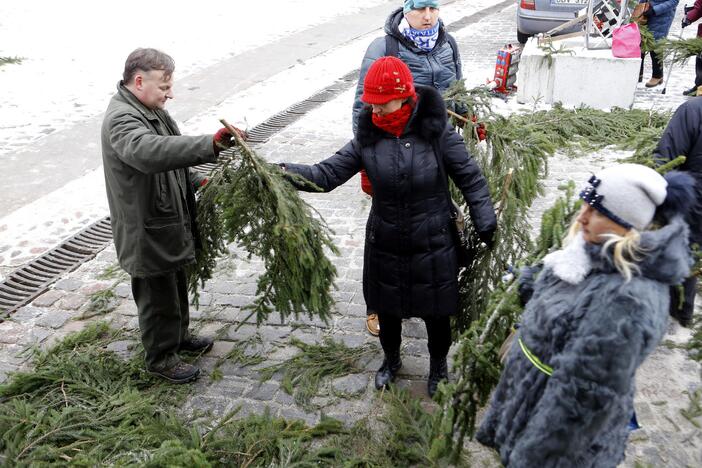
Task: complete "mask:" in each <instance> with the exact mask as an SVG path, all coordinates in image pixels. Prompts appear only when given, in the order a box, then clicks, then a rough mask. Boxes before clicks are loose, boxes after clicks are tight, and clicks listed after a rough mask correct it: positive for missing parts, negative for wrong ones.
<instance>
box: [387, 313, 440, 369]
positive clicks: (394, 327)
mask: <svg viewBox="0 0 702 468" xmlns="http://www.w3.org/2000/svg"><path fill="white" fill-rule="evenodd" d="M378 320H379V321H380V345H381V346H382V347H383V351H384V352H385V354H386V355H392V354H393V353H395V352H397V351H399V349H400V344H401V343H402V319H400V318H397V317H394V316H392V315H388V314H382V313H381V314H378ZM424 323H425V324H426V327H427V338H428V341H427V348H428V349H429V356H430V357H432V358H435V359H440V358H444V357H446V356H447V355H448V352H449V348H450V347H451V318H450V317H434V318H425V319H424Z"/></svg>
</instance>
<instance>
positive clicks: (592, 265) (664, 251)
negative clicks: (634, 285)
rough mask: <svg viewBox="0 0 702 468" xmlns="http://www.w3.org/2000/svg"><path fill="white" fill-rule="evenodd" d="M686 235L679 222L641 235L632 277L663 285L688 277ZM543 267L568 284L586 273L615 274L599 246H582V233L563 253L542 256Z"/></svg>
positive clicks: (607, 254) (606, 253)
mask: <svg viewBox="0 0 702 468" xmlns="http://www.w3.org/2000/svg"><path fill="white" fill-rule="evenodd" d="M688 232H689V228H688V226H687V224H686V223H685V222H684V221H683V220H682V219H681V218H676V219H674V220H672V221H671V223H670V224H668V225H667V226H665V227H662V228H660V229H657V230H654V231H643V232H641V240H640V243H639V245H640V248H641V252H640V255H641V258H640V260H639V261H638V262H637V271H635V272H634V273H635V275H636V276H642V277H644V278H649V279H652V280H655V281H660V282H661V283H664V284H679V283H680V282H681V281H682V280H683V279H684V278H686V277H687V276H688V275H689V274H690V267H691V266H692V264H693V261H692V256H691V254H690V250H689V247H688V244H689V241H688ZM544 266H545V267H548V268H550V269H551V271H553V274H554V275H555V276H556V277H558V278H559V279H561V280H563V281H565V282H567V283H570V284H578V283H580V282H581V281H582V280H583V279H585V277H586V276H587V275H588V274H589V273H590V271H599V272H604V273H612V272H615V271H616V267H615V266H614V262H613V260H612V252H611V251H604V250H603V248H602V245H601V244H599V245H598V244H588V243H586V242H585V240H584V239H583V237H582V233H578V235H577V236H576V237H575V239H573V240H572V241H571V242H570V244H568V245H567V246H566V247H564V248H563V249H561V250H557V251H556V252H552V253H550V254H548V255H546V256H545V257H544Z"/></svg>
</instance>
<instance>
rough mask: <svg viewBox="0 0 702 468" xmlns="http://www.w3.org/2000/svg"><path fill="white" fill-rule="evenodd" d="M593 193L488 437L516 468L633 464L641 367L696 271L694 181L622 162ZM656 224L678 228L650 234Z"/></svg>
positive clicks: (505, 381) (556, 261) (543, 285)
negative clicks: (688, 216)
mask: <svg viewBox="0 0 702 468" xmlns="http://www.w3.org/2000/svg"><path fill="white" fill-rule="evenodd" d="M589 184H590V185H589V186H588V187H587V188H586V189H584V190H583V191H582V192H581V194H580V197H581V198H582V199H583V200H584V201H585V204H584V206H583V208H582V210H581V212H580V213H579V215H578V217H577V219H576V221H575V223H574V225H573V226H572V228H571V234H570V242H569V243H567V245H566V246H565V247H564V248H563V249H562V250H559V251H556V252H553V253H551V254H549V255H547V256H546V257H545V258H544V268H543V270H542V272H541V273H540V274H539V276H538V277H537V279H536V282H535V284H534V285H533V295H532V297H531V299H530V300H529V302H528V303H527V306H526V309H525V311H524V315H523V317H522V324H521V327H520V328H519V332H518V335H517V338H516V339H515V341H514V344H513V346H512V348H511V349H510V351H509V354H508V357H507V362H506V364H505V368H504V371H503V373H502V376H501V378H500V382H499V384H498V386H497V388H496V390H495V392H494V394H493V396H492V400H491V403H490V407H489V409H488V411H487V414H486V415H485V418H484V420H483V422H482V425H481V427H480V429H479V431H478V434H477V439H478V441H480V442H481V443H482V444H484V445H487V446H490V447H494V448H495V449H497V450H498V451H499V454H500V457H501V460H502V463H504V464H505V465H506V466H515V467H539V468H545V467H576V466H577V467H597V468H602V467H615V466H617V464H619V463H620V462H621V461H622V460H623V459H624V450H625V446H626V441H627V437H628V433H629V429H628V428H627V423H628V422H629V419H630V417H631V415H632V413H633V398H634V375H635V373H636V369H637V368H638V367H639V366H640V365H641V363H642V362H643V360H644V359H645V358H646V356H648V354H650V353H651V351H653V349H654V348H655V347H656V345H657V344H658V343H659V341H660V340H661V338H662V337H663V335H664V333H665V330H666V327H667V322H668V301H669V294H668V287H669V286H670V285H674V284H678V283H680V282H681V281H682V280H683V279H684V278H685V277H686V276H687V275H688V273H689V268H690V266H691V263H692V260H691V256H690V253H689V250H688V239H687V237H688V228H687V225H686V224H685V223H684V222H683V221H682V220H681V218H680V216H677V214H678V213H681V212H683V211H684V210H685V209H686V206H685V205H686V199H687V200H692V199H693V197H692V187H693V185H694V181H693V179H692V178H691V177H689V176H688V175H687V174H684V173H679V172H672V173H669V174H668V175H666V177H665V178H663V177H662V176H660V175H659V174H658V173H657V172H655V171H654V170H652V169H650V168H647V167H644V166H640V165H635V164H622V165H618V166H613V167H610V168H608V169H605V170H602V171H601V172H600V173H599V174H597V175H596V176H593V177H592V178H591V179H590V181H589ZM654 215H655V216H656V221H657V222H659V221H660V222H664V223H667V224H666V225H665V226H664V227H662V228H660V229H657V230H645V229H646V228H647V227H648V226H649V225H650V224H651V222H652V221H653V219H654Z"/></svg>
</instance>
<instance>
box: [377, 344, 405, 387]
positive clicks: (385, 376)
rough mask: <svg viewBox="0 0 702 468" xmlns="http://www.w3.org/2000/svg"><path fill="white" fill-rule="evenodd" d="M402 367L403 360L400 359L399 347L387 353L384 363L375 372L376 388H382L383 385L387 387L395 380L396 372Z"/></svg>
mask: <svg viewBox="0 0 702 468" xmlns="http://www.w3.org/2000/svg"><path fill="white" fill-rule="evenodd" d="M400 367H402V360H401V359H400V350H399V349H398V350H397V351H393V352H391V353H385V359H384V360H383V365H382V366H380V369H378V372H376V373H375V388H377V389H378V390H380V389H381V388H383V387H387V385H388V384H389V383H390V382H392V381H393V380H395V374H396V373H397V371H399V370H400Z"/></svg>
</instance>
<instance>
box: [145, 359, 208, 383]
mask: <svg viewBox="0 0 702 468" xmlns="http://www.w3.org/2000/svg"><path fill="white" fill-rule="evenodd" d="M147 370H148V372H149V374H152V375H155V376H158V377H161V378H163V379H166V380H168V381H169V382H173V383H176V384H183V383H188V382H190V381H193V380H195V379H197V377H198V375H200V369H199V368H197V367H195V366H193V365H192V364H188V363H187V362H183V361H177V362H176V363H175V364H173V365H171V366H168V367H163V368H155V369H147Z"/></svg>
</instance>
